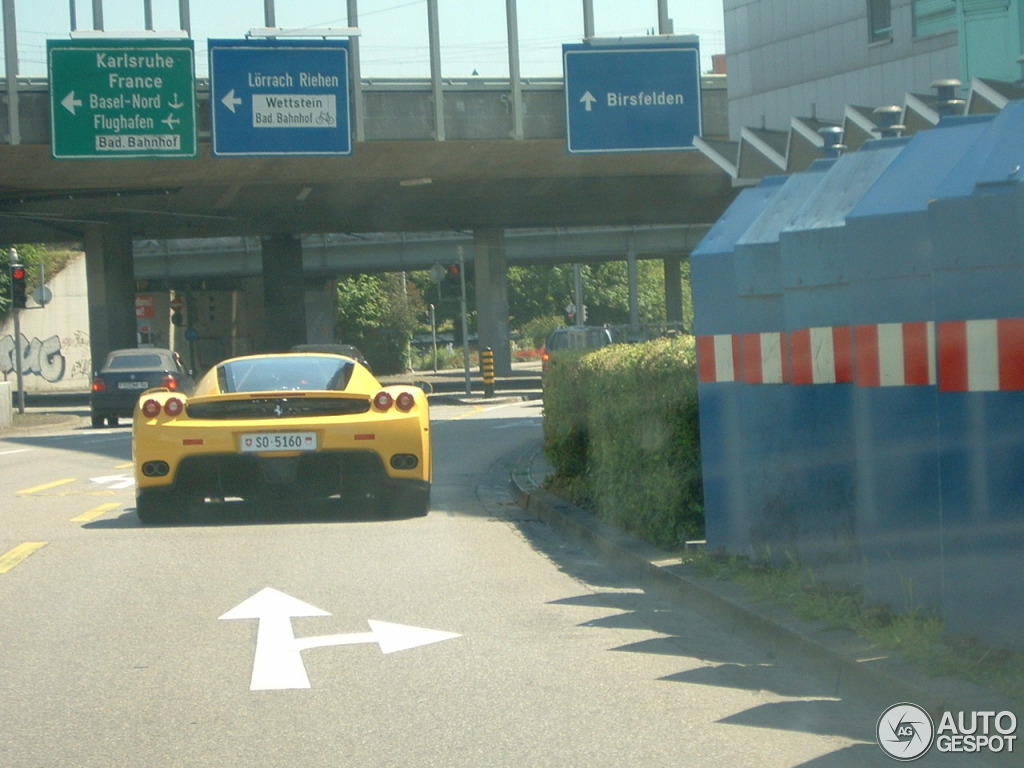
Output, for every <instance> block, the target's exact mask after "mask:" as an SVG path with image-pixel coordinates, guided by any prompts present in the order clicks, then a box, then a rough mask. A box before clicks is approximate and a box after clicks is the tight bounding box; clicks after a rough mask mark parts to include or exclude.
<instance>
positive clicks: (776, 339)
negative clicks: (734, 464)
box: [697, 318, 1024, 392]
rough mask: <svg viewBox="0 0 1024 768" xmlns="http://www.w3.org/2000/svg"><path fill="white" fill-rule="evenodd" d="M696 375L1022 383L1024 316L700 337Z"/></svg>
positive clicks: (965, 386)
mask: <svg viewBox="0 0 1024 768" xmlns="http://www.w3.org/2000/svg"><path fill="white" fill-rule="evenodd" d="M697 359H698V368H699V377H700V381H701V382H704V383H720V382H736V381H742V382H746V383H748V384H785V383H792V384H841V383H848V382H855V383H856V384H857V385H858V386H861V387H896V386H906V387H909V386H935V385H936V384H937V385H938V387H939V389H940V390H941V391H943V392H997V391H1024V318H1006V319H1000V320H959V321H949V322H941V323H933V322H929V321H922V322H913V323H880V324H877V325H858V326H855V327H850V326H834V327H825V328H804V329H801V330H799V331H793V332H792V333H789V334H785V333H780V332H770V333H744V334H732V335H730V334H721V335H716V336H698V337H697Z"/></svg>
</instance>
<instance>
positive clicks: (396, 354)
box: [336, 273, 426, 373]
mask: <svg viewBox="0 0 1024 768" xmlns="http://www.w3.org/2000/svg"><path fill="white" fill-rule="evenodd" d="M425 309H426V305H425V303H424V301H423V295H422V294H421V293H420V290H419V288H418V287H417V286H416V284H415V283H414V282H412V281H411V280H409V279H408V278H407V277H406V276H404V275H403V274H401V273H399V274H384V275H358V276H355V277H346V278H342V279H341V280H339V281H338V308H337V323H336V332H337V336H338V339H339V341H343V342H345V343H346V344H354V345H355V346H357V347H359V349H360V350H361V351H362V353H363V354H364V355H366V357H367V359H368V360H369V361H370V363H371V365H373V368H374V370H375V371H376V372H377V373H398V372H401V371H403V370H405V368H406V367H407V362H408V361H407V360H406V354H407V350H408V346H409V341H410V340H411V339H412V336H413V333H414V332H415V330H416V328H417V326H418V325H419V317H420V316H421V315H422V313H423V312H424V311H425Z"/></svg>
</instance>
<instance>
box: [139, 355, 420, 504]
mask: <svg viewBox="0 0 1024 768" xmlns="http://www.w3.org/2000/svg"><path fill="white" fill-rule="evenodd" d="M132 457H133V461H134V464H135V507H136V510H137V512H138V515H139V519H140V520H141V521H142V522H143V523H162V522H171V521H174V520H176V519H183V518H185V517H187V516H188V514H189V512H190V511H191V510H193V509H195V508H196V507H197V506H198V505H200V504H202V503H203V502H206V501H217V502H221V501H226V500H229V499H236V498H237V499H246V500H255V501H262V500H271V501H272V500H288V501H292V500H302V499H320V498H329V497H334V496H337V497H340V498H341V499H342V500H348V501H357V500H358V501H360V502H366V501H367V500H368V501H370V502H372V503H375V504H377V505H378V507H379V509H380V511H382V512H384V513H388V514H395V515H409V516H412V515H425V514H427V511H428V509H429V507H430V482H431V456H430V414H429V406H428V404H427V398H426V395H425V394H424V393H423V390H421V389H419V388H417V387H405V386H383V385H382V384H381V383H380V382H379V381H378V380H377V379H376V378H375V377H374V376H373V374H372V373H370V371H369V369H368V368H366V366H365V365H363V364H362V363H361V362H360V361H359V360H357V359H356V358H355V357H348V356H343V355H338V354H321V353H287V354H271V355H252V356H247V357H236V358H232V359H230V360H225V361H224V362H222V363H220V364H218V365H217V366H216V367H214V368H213V369H211V370H210V371H209V372H208V373H207V374H206V375H205V376H203V378H202V379H200V381H199V383H198V384H197V385H196V388H195V391H194V392H193V394H192V395H189V396H186V395H183V394H182V393H181V392H180V391H174V390H171V389H166V388H162V387H159V388H155V389H150V390H148V391H146V392H145V393H143V394H142V396H141V397H140V398H139V402H138V404H137V405H136V407H135V414H134V420H133V423H132Z"/></svg>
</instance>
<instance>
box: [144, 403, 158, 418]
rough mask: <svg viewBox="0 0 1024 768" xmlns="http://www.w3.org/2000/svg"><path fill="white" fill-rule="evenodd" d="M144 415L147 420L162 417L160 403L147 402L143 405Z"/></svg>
mask: <svg viewBox="0 0 1024 768" xmlns="http://www.w3.org/2000/svg"><path fill="white" fill-rule="evenodd" d="M142 415H143V416H145V417H146V418H147V419H154V418H156V417H157V416H159V415H160V403H158V402H157V401H156V400H147V401H146V402H144V403H143V404H142Z"/></svg>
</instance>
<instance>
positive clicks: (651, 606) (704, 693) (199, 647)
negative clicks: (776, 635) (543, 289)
mask: <svg viewBox="0 0 1024 768" xmlns="http://www.w3.org/2000/svg"><path fill="white" fill-rule="evenodd" d="M433 419H434V424H433V439H434V445H435V485H434V493H433V504H432V511H431V513H430V515H429V516H427V517H426V518H413V519H399V520H373V519H365V518H364V517H363V516H361V515H360V514H358V513H353V514H351V515H347V516H343V517H342V518H341V519H324V518H323V517H316V518H315V519H312V520H305V519H302V518H301V516H297V515H296V514H295V513H294V512H291V513H288V514H270V515H269V516H256V515H252V514H243V515H235V516H233V517H232V518H231V519H230V520H227V521H218V520H217V519H206V520H202V521H199V522H196V523H192V524H188V525H180V526H168V527H153V528H144V527H140V526H139V524H138V520H137V518H136V516H135V513H134V509H133V491H132V487H131V482H130V481H131V469H130V464H129V461H130V458H129V457H130V432H129V430H128V429H127V428H124V427H122V428H118V429H103V430H92V429H88V428H87V427H85V425H84V422H83V425H82V426H81V427H79V428H73V429H62V430H57V431H54V430H50V431H45V430H44V431H39V432H35V433H31V434H25V433H22V434H18V435H9V436H7V437H4V436H2V435H0V563H4V562H6V565H2V566H0V571H4V572H0V611H2V612H3V617H4V618H3V621H2V622H0V649H2V653H0V692H2V695H0V765H2V766H6V767H9V768H29V767H32V768H36V767H38V768H53V767H54V766H60V767H61V768H78V767H79V766H81V767H83V768H85V767H88V768H94V767H95V768H101V767H102V768H110V767H111V766H118V768H159V767H162V766H189V767H192V766H218V768H235V767H241V766H245V767H246V768H249V767H250V766H261V767H262V766H268V767H276V766H282V767H283V766H289V768H291V767H294V766H331V767H332V768H333V767H335V766H403V767H409V766H416V767H419V766H444V767H445V768H458V767H462V766H465V767H466V768H469V767H472V768H481V767H483V766H509V767H512V766H514V767H515V768H523V767H524V766H531V767H532V766H552V767H555V768H563V767H564V768H568V767H572V766H587V768H599V767H601V766H608V767H609V768H611V767H613V766H614V768H622V766H629V765H636V766H674V767H675V766H687V767H688V768H700V767H702V766H715V767H716V768H718V767H719V766H757V767H758V768H768V767H770V766H814V767H815V768H840V767H844V768H845V767H846V766H849V767H850V768H853V767H854V766H856V767H857V768H864V766H889V765H892V764H893V761H892V760H891V759H890V758H888V757H886V756H885V755H884V754H883V753H882V752H881V750H880V749H879V748H878V746H877V745H876V744H875V743H874V731H875V724H876V721H877V720H878V717H879V715H880V714H881V708H880V706H879V703H878V702H876V701H858V700H850V699H843V698H839V697H837V696H835V695H834V693H833V691H834V690H835V686H834V685H833V684H832V683H831V682H830V681H827V680H822V679H820V678H818V677H816V676H815V674H814V673H813V672H811V671H809V670H808V669H806V668H804V666H803V665H802V664H801V661H800V659H798V658H779V657H778V656H776V655H775V654H774V653H771V652H769V651H768V650H766V648H765V647H763V646H761V645H759V643H758V641H757V640H756V639H754V638H751V637H747V636H745V635H743V634H742V633H741V632H740V631H739V630H736V629H735V628H733V629H725V628H722V627H720V626H717V625H716V624H715V623H713V622H712V621H710V620H708V619H707V618H705V617H703V616H701V615H699V614H697V613H693V612H692V611H689V610H687V609H685V608H684V607H682V606H681V605H680V604H679V602H678V601H674V600H673V599H672V596H671V595H670V594H662V593H656V592H651V591H648V590H645V589H644V588H643V586H642V585H640V584H638V583H636V582H635V581H634V580H633V579H632V577H630V576H629V575H627V574H626V573H624V572H621V571H618V570H617V569H616V568H615V567H614V566H613V565H611V564H610V563H608V562H606V561H604V560H603V559H602V558H601V557H600V556H599V555H597V554H595V553H593V552H591V551H590V550H588V549H587V548H585V547H584V546H583V545H581V544H578V543H577V542H575V541H574V540H572V539H570V538H568V537H567V536H566V535H565V534H562V533H560V532H559V531H557V530H554V529H552V528H550V527H549V526H547V525H546V524H544V523H543V522H542V521H540V520H535V519H530V518H529V517H528V516H526V515H525V513H523V512H522V510H520V508H519V507H517V506H516V505H515V504H514V502H513V499H512V497H511V494H510V492H509V489H508V476H509V471H510V468H511V467H512V466H513V465H514V463H515V461H516V459H517V458H518V457H519V456H521V455H522V454H523V453H524V452H525V451H527V450H529V449H530V448H532V447H533V446H535V445H536V443H537V441H538V440H539V439H540V424H541V405H540V403H539V402H524V403H516V404H503V405H494V406H489V407H487V408H484V407H470V406H438V407H435V408H434V409H433ZM44 542H45V544H43V545H42V546H39V547H38V548H34V549H33V548H32V547H29V548H27V549H25V548H24V547H25V545H26V544H31V543H35V544H42V543H44ZM29 550H31V553H29V554H26V556H25V557H24V558H23V559H19V558H16V557H11V556H10V553H11V552H16V553H17V552H18V551H21V552H22V553H27V552H28V551H29ZM5 553H7V555H8V556H7V558H6V560H4V559H3V558H4V555H5ZM251 598H252V599H251ZM396 625H397V626H396ZM410 628H415V629H410ZM425 630H430V631H429V632H428V631H425ZM889 703H895V702H889ZM942 757H946V756H938V755H934V754H930V755H927V756H926V757H925V758H924V759H923V760H922V761H920V762H919V763H918V764H920V765H929V764H930V765H941V764H946V763H944V762H943V761H942V760H941V759H940V760H939V761H938V762H935V761H933V760H932V758H942Z"/></svg>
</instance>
